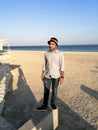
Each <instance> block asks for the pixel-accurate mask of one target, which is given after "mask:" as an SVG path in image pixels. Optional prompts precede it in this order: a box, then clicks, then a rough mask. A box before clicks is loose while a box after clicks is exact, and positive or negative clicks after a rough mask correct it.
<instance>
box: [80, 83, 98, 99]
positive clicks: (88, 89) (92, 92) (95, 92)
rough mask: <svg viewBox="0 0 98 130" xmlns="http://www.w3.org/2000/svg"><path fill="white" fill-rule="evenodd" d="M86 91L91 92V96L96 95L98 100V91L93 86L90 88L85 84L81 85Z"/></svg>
mask: <svg viewBox="0 0 98 130" xmlns="http://www.w3.org/2000/svg"><path fill="white" fill-rule="evenodd" d="M80 88H81V89H82V90H83V91H84V92H86V93H87V94H89V95H90V96H92V97H94V98H95V99H96V100H98V91H95V90H93V89H91V88H88V87H87V86H85V85H81V87H80Z"/></svg>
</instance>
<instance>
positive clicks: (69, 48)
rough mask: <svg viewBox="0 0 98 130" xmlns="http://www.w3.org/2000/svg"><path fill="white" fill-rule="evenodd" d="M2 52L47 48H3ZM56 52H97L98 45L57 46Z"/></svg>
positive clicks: (43, 49) (42, 48) (42, 49)
mask: <svg viewBox="0 0 98 130" xmlns="http://www.w3.org/2000/svg"><path fill="white" fill-rule="evenodd" d="M3 49H4V50H8V49H10V50H23V51H47V50H49V48H48V45H47V46H44V45H43V46H42V45H41V46H40V45H37V46H4V47H3ZM58 50H60V51H64V52H66V51H70V52H98V45H59V46H58Z"/></svg>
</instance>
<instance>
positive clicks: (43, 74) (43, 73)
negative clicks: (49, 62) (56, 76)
mask: <svg viewBox="0 0 98 130" xmlns="http://www.w3.org/2000/svg"><path fill="white" fill-rule="evenodd" d="M44 76H45V71H42V74H41V79H42V80H43V79H44Z"/></svg>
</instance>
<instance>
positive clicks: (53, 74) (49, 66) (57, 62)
mask: <svg viewBox="0 0 98 130" xmlns="http://www.w3.org/2000/svg"><path fill="white" fill-rule="evenodd" d="M48 44H49V51H47V52H46V53H45V55H44V65H43V69H42V74H41V79H42V80H43V83H44V100H43V104H42V106H41V107H38V108H37V110H40V111H45V110H47V107H48V98H49V92H50V86H51V84H52V97H51V107H52V109H56V108H57V107H56V96H57V89H58V85H59V83H60V84H62V83H63V80H64V57H63V54H62V53H61V52H59V51H58V50H57V47H58V40H57V39H56V38H54V37H52V38H51V39H50V41H48Z"/></svg>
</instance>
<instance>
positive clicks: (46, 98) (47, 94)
mask: <svg viewBox="0 0 98 130" xmlns="http://www.w3.org/2000/svg"><path fill="white" fill-rule="evenodd" d="M48 98H49V92H47V93H44V101H43V105H42V106H40V107H38V108H37V110H39V111H46V110H47V107H48Z"/></svg>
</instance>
